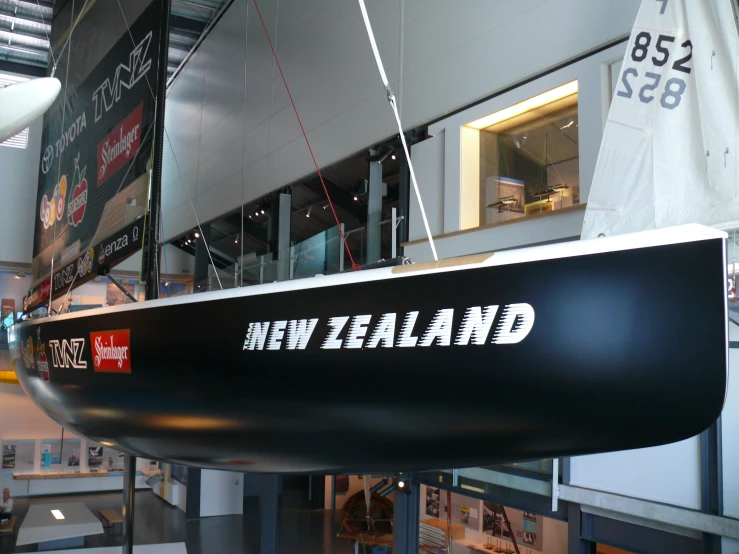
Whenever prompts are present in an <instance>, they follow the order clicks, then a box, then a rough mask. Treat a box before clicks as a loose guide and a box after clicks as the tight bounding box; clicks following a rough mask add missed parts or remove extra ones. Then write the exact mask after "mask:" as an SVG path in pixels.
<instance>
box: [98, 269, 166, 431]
mask: <svg viewBox="0 0 739 554" xmlns="http://www.w3.org/2000/svg"><path fill="white" fill-rule="evenodd" d="M164 286H165V287H168V286H169V281H165V282H164ZM100 444H103V443H102V442H101V443H100Z"/></svg>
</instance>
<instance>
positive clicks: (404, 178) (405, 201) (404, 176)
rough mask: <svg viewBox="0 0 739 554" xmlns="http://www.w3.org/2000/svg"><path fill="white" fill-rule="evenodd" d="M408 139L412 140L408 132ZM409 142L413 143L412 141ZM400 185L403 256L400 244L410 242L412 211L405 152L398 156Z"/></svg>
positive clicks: (399, 241) (399, 239) (399, 198)
mask: <svg viewBox="0 0 739 554" xmlns="http://www.w3.org/2000/svg"><path fill="white" fill-rule="evenodd" d="M406 140H408V141H410V140H411V137H410V136H409V135H408V134H407V135H406ZM408 144H411V142H409V143H408ZM398 187H399V188H398V217H402V218H403V219H402V220H401V222H400V225H398V255H400V256H402V255H403V249H402V247H401V246H400V245H401V244H403V243H404V242H408V214H409V213H410V208H409V206H410V192H411V172H410V170H409V169H408V160H407V159H406V157H405V152H402V153H401V154H400V155H399V156H398Z"/></svg>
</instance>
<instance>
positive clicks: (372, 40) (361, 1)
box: [359, 0, 439, 262]
mask: <svg viewBox="0 0 739 554" xmlns="http://www.w3.org/2000/svg"><path fill="white" fill-rule="evenodd" d="M359 7H360V9H361V10H362V17H363V18H364V26H365V27H366V28H367V35H368V36H369V40H370V44H371V45H372V53H373V54H374V55H375V61H376V62H377V69H378V70H379V71H380V77H381V78H382V83H383V84H384V85H385V90H386V91H387V100H388V102H390V106H391V107H392V109H393V115H394V116H395V122H396V123H397V124H398V131H399V133H400V142H401V143H403V150H404V151H405V159H406V160H408V169H409V170H410V173H411V181H412V182H413V190H415V192H416V199H417V200H418V205H419V206H420V208H421V217H422V218H423V226H424V227H425V228H426V236H427V237H428V239H429V245H430V246H431V252H432V253H433V255H434V261H437V262H438V261H439V257H438V256H437V255H436V245H435V244H434V238H433V237H432V236H431V229H430V228H429V221H428V218H427V217H426V210H425V208H424V207H423V200H421V192H420V191H419V190H418V181H416V172H415V171H414V170H413V162H412V161H411V154H410V152H409V151H408V144H407V143H406V141H405V133H404V132H403V124H402V123H401V122H400V114H399V113H398V104H397V101H396V100H395V94H393V91H392V90H391V89H390V82H389V81H388V80H387V75H386V74H385V67H384V66H383V64H382V58H381V57H380V52H379V50H378V49H377V42H375V34H374V33H373V32H372V24H371V23H370V20H369V16H368V15H367V8H366V6H365V5H364V0H359Z"/></svg>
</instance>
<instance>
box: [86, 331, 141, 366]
mask: <svg viewBox="0 0 739 554" xmlns="http://www.w3.org/2000/svg"><path fill="white" fill-rule="evenodd" d="M90 342H91V343H92V365H93V366H94V368H95V371H100V372H108V373H131V331H130V330H129V329H117V330H115V331H100V332H97V333H90Z"/></svg>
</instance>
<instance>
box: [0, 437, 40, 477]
mask: <svg viewBox="0 0 739 554" xmlns="http://www.w3.org/2000/svg"><path fill="white" fill-rule="evenodd" d="M35 451H36V441H32V440H5V441H3V468H2V472H3V473H4V474H9V473H32V472H33V465H34V453H35Z"/></svg>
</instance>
